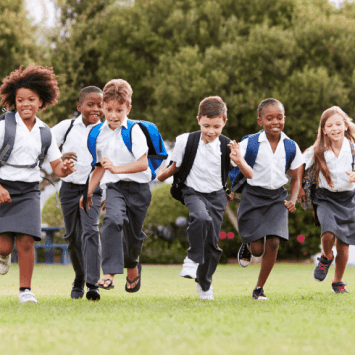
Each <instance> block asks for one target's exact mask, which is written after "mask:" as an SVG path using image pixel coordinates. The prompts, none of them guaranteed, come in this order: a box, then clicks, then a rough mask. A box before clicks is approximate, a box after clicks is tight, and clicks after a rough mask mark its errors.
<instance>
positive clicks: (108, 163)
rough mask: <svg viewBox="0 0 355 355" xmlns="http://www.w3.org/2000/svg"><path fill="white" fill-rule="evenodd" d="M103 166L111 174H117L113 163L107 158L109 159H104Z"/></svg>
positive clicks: (102, 160)
mask: <svg viewBox="0 0 355 355" xmlns="http://www.w3.org/2000/svg"><path fill="white" fill-rule="evenodd" d="M100 163H101V166H102V167H103V168H104V169H105V170H108V171H109V172H111V173H112V174H115V172H114V170H115V166H114V165H113V164H112V161H111V160H110V159H109V158H107V157H103V158H102V159H101V160H100Z"/></svg>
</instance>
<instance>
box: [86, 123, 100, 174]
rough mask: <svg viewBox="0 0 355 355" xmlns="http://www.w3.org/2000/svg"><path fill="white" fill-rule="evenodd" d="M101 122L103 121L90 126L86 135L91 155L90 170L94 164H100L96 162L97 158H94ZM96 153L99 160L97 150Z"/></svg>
mask: <svg viewBox="0 0 355 355" xmlns="http://www.w3.org/2000/svg"><path fill="white" fill-rule="evenodd" d="M103 124H104V123H103V122H101V123H99V124H97V125H96V126H94V127H92V128H91V130H90V132H89V135H88V149H89V152H90V153H91V155H92V162H91V167H92V170H94V167H95V166H100V163H98V162H97V158H96V141H97V137H98V135H99V134H100V132H101V129H102V126H103ZM97 155H98V159H99V160H101V156H100V152H97Z"/></svg>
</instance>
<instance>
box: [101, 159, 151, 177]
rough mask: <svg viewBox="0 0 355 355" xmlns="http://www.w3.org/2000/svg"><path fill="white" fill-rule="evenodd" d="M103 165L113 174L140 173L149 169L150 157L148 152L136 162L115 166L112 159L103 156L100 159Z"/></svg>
mask: <svg viewBox="0 0 355 355" xmlns="http://www.w3.org/2000/svg"><path fill="white" fill-rule="evenodd" d="M100 163H101V166H102V167H103V168H104V169H105V170H108V171H110V172H111V173H112V174H134V173H140V172H141V171H146V170H147V169H148V166H149V165H148V157H147V154H143V155H142V156H141V157H140V158H139V159H138V160H137V161H135V162H134V163H130V164H126V165H120V166H114V165H113V164H112V161H111V160H110V159H109V158H107V157H103V158H102V159H101V161H100Z"/></svg>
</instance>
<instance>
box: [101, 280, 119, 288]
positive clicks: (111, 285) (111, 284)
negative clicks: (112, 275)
mask: <svg viewBox="0 0 355 355" xmlns="http://www.w3.org/2000/svg"><path fill="white" fill-rule="evenodd" d="M102 281H103V282H104V283H103V284H102V285H101V284H98V285H99V287H100V288H103V289H104V290H111V289H113V288H115V285H114V284H113V283H112V281H113V279H103V280H102ZM107 281H110V283H109V284H108V286H104V285H105V283H106V282H107Z"/></svg>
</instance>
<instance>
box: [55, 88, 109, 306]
mask: <svg viewBox="0 0 355 355" xmlns="http://www.w3.org/2000/svg"><path fill="white" fill-rule="evenodd" d="M102 104H103V102H102V90H101V89H99V88H98V87H96V86H88V87H86V88H84V89H82V90H81V91H80V92H79V102H78V104H77V110H78V111H79V112H80V113H81V114H80V116H79V117H77V118H76V119H75V120H73V119H68V120H64V121H61V122H59V123H58V124H57V125H56V126H54V127H53V128H52V133H53V134H54V136H55V138H56V141H57V144H58V145H60V146H62V154H63V157H62V159H63V160H65V159H68V158H69V159H73V160H75V162H76V163H75V167H76V171H75V173H73V174H70V175H69V176H67V177H65V178H63V179H62V186H61V188H60V203H61V208H62V211H63V218H64V223H65V236H64V238H65V239H66V241H67V243H68V252H69V256H70V260H71V263H72V265H73V269H74V272H75V278H74V283H73V287H72V290H71V298H74V299H79V298H82V297H83V295H84V285H85V280H86V286H87V293H86V298H87V299H88V300H93V301H95V300H99V299H100V293H99V290H98V286H97V280H98V279H99V278H100V268H101V242H100V234H99V216H100V205H101V200H102V189H101V188H100V186H98V187H97V188H96V190H95V191H94V193H93V195H92V202H93V204H92V206H91V208H90V211H89V212H88V213H85V212H84V211H83V210H82V209H81V208H80V207H79V200H80V197H81V196H82V194H83V192H84V189H85V186H86V185H85V184H86V179H87V177H88V175H89V173H90V171H91V161H92V156H91V154H90V152H89V150H88V146H87V141H88V134H89V132H90V130H91V128H92V127H94V126H95V125H97V124H98V123H100V119H101V118H102V117H103V110H102Z"/></svg>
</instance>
